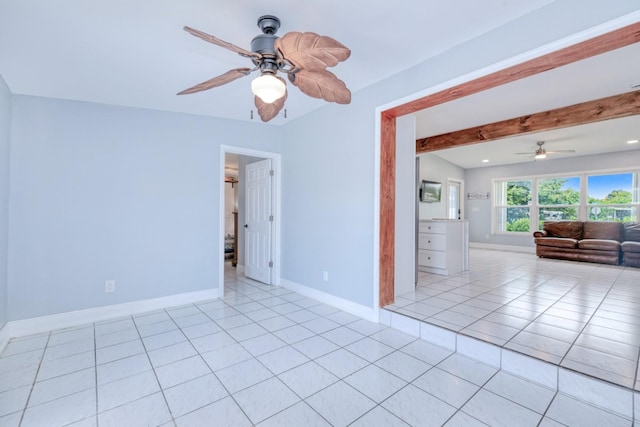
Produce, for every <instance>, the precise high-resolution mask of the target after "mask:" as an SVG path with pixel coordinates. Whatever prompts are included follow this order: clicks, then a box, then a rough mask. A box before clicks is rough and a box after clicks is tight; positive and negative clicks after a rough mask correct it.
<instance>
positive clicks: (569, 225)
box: [543, 221, 582, 240]
mask: <svg viewBox="0 0 640 427" xmlns="http://www.w3.org/2000/svg"><path fill="white" fill-rule="evenodd" d="M543 229H544V230H545V231H546V232H547V235H549V236H551V237H566V238H568V239H578V240H580V239H582V221H545V222H544V226H543Z"/></svg>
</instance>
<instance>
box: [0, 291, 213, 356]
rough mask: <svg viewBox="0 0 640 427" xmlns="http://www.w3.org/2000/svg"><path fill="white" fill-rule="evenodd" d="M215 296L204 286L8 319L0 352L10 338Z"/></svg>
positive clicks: (2, 331) (0, 332)
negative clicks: (99, 305)
mask: <svg viewBox="0 0 640 427" xmlns="http://www.w3.org/2000/svg"><path fill="white" fill-rule="evenodd" d="M216 298H218V289H207V290H204V291H196V292H188V293H184V294H177V295H170V296H167V297H160V298H153V299H147V300H141V301H133V302H127V303H123V304H114V305H106V306H103V307H96V308H88V309H86V310H77V311H69V312H66V313H59V314H51V315H47V316H40V317H33V318H31V319H24V320H13V321H11V322H7V324H6V325H5V326H4V328H2V330H0V353H1V352H2V350H3V349H4V346H6V344H7V342H8V341H9V339H11V338H17V337H22V336H26V335H32V334H38V333H40V332H47V331H53V330H56V329H64V328H71V327H74V326H80V325H85V324H87V323H93V322H100V321H103V320H109V319H116V318H118V317H126V316H132V315H135V314H140V313H144V312H148V311H153V310H159V309H163V308H167V307H173V306H178V305H183V304H192V303H195V302H199V301H205V300H209V299H216ZM5 341H6V342H5ZM3 343H4V345H3Z"/></svg>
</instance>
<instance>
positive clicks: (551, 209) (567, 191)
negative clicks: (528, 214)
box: [537, 177, 580, 229]
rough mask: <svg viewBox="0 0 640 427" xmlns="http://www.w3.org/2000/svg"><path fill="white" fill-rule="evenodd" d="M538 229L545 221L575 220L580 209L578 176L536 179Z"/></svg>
mask: <svg viewBox="0 0 640 427" xmlns="http://www.w3.org/2000/svg"><path fill="white" fill-rule="evenodd" d="M537 189H538V229H542V225H543V224H544V222H545V221H560V220H567V221H570V220H577V219H578V210H579V209H580V178H579V177H567V178H565V177H563V178H545V179H538V180H537Z"/></svg>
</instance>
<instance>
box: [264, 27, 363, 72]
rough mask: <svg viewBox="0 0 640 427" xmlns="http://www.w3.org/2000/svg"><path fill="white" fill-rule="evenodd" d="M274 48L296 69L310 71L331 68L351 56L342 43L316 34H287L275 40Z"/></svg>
mask: <svg viewBox="0 0 640 427" xmlns="http://www.w3.org/2000/svg"><path fill="white" fill-rule="evenodd" d="M274 47H275V49H276V52H280V53H281V54H282V56H283V57H284V58H285V59H286V60H287V61H289V62H291V63H292V64H293V65H294V66H295V67H296V68H300V69H304V70H310V71H319V70H324V69H325V68H327V67H333V66H335V65H337V64H338V62H340V61H344V60H346V59H347V58H349V55H351V50H349V48H347V47H345V46H344V45H343V44H342V43H340V42H338V41H337V40H334V39H332V38H331V37H328V36H319V35H318V34H316V33H299V32H296V31H294V32H291V33H287V34H285V35H284V36H282V37H281V38H279V39H276V41H275V44H274Z"/></svg>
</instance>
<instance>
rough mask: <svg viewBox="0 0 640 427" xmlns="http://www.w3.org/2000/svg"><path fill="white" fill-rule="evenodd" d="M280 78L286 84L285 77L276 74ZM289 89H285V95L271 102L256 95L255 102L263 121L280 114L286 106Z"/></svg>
mask: <svg viewBox="0 0 640 427" xmlns="http://www.w3.org/2000/svg"><path fill="white" fill-rule="evenodd" d="M276 77H277V78H278V79H279V80H281V81H282V82H283V83H284V84H285V85H286V82H285V81H284V79H283V78H281V77H278V76H276ZM287 95H288V94H287V90H286V89H285V91H284V95H283V96H282V97H281V98H278V99H276V100H275V101H273V102H272V103H271V104H268V103H266V102H264V101H263V100H262V99H260V97H259V96H254V103H255V104H256V108H257V109H258V114H259V115H260V118H261V119H262V121H263V122H268V121H269V120H271V119H273V118H274V117H275V116H277V115H278V113H279V112H280V110H282V107H284V102H285V101H286V100H287Z"/></svg>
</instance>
